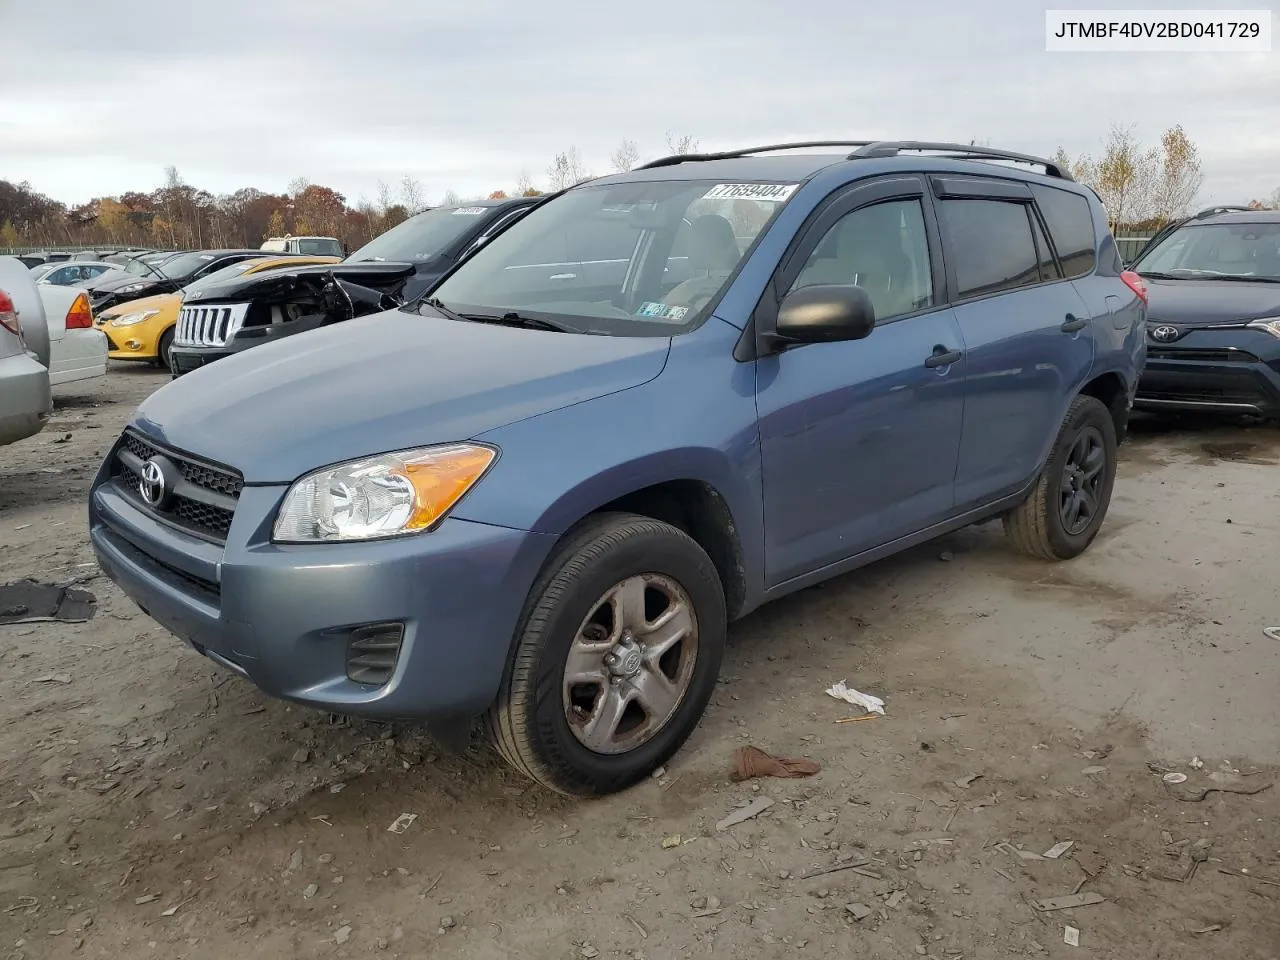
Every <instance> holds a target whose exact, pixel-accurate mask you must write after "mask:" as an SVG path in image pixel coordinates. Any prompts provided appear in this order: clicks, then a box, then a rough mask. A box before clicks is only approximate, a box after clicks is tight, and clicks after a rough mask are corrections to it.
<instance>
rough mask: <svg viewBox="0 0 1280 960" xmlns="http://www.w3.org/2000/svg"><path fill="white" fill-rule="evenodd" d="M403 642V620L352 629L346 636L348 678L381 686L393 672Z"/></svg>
mask: <svg viewBox="0 0 1280 960" xmlns="http://www.w3.org/2000/svg"><path fill="white" fill-rule="evenodd" d="M403 643H404V624H403V623H375V624H370V625H368V626H364V627H357V628H356V629H354V630H352V631H351V633H350V636H349V637H348V639H347V679H348V680H351V681H352V682H354V683H363V684H368V685H369V686H373V687H380V686H383V685H384V684H385V683H386V682H387V681H388V680H390V679H391V674H392V673H394V672H395V668H396V661H397V660H398V659H399V657H400V647H401V645H402V644H403Z"/></svg>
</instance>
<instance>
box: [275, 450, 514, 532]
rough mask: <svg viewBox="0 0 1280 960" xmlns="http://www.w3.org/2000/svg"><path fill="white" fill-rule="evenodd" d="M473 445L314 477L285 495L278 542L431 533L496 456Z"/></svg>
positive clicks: (407, 454)
mask: <svg viewBox="0 0 1280 960" xmlns="http://www.w3.org/2000/svg"><path fill="white" fill-rule="evenodd" d="M497 455H498V452H497V451H496V450H494V449H493V448H491V447H482V446H479V445H478V444H473V443H455V444H449V445H447V446H439V447H424V448H422V449H418V450H403V451H400V452H399V453H387V454H383V455H381V456H377V457H369V458H368V459H365V460H353V461H351V462H349V463H341V464H338V465H337V466H334V467H326V468H325V469H323V470H317V471H315V472H314V473H309V474H307V475H306V476H305V477H303V478H302V479H301V480H298V481H297V482H295V483H294V485H293V486H292V487H290V488H289V492H288V493H287V494H285V498H284V503H283V504H281V506H280V514H279V516H277V517H276V523H275V529H274V530H273V531H272V539H273V540H274V541H276V542H277V543H317V542H324V541H343V540H374V539H379V538H383V537H398V536H402V535H404V534H409V533H419V532H421V531H423V530H427V529H430V527H431V526H432V525H433V524H435V523H436V522H437V521H438V520H440V519H442V518H443V517H444V516H445V514H447V513H448V512H449V511H450V510H451V509H453V506H454V504H456V503H457V502H458V501H459V500H460V499H461V498H462V495H463V494H465V493H466V492H467V491H468V490H470V489H471V487H472V486H474V485H475V483H476V481H478V480H479V479H480V478H481V477H482V476H484V474H485V471H487V470H488V469H489V466H490V465H491V464H492V463H493V461H494V460H495V459H496V458H497Z"/></svg>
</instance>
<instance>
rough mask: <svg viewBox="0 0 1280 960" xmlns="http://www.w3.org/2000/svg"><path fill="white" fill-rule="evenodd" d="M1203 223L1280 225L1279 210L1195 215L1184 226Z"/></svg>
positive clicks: (1232, 211)
mask: <svg viewBox="0 0 1280 960" xmlns="http://www.w3.org/2000/svg"><path fill="white" fill-rule="evenodd" d="M1205 223H1280V210H1229V211H1223V212H1218V213H1211V214H1208V215H1207V216H1205V215H1197V216H1193V217H1191V218H1189V219H1188V220H1187V221H1186V222H1185V223H1184V226H1198V225H1200V224H1205Z"/></svg>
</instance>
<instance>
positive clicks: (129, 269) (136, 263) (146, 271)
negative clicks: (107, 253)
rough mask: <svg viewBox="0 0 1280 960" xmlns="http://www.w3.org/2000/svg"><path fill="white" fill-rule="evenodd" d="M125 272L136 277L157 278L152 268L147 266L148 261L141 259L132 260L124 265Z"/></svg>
mask: <svg viewBox="0 0 1280 960" xmlns="http://www.w3.org/2000/svg"><path fill="white" fill-rule="evenodd" d="M124 272H125V273H131V274H133V275H134V276H135V277H143V276H155V274H154V273H153V272H152V270H151V268H150V267H148V266H147V264H146V261H145V260H142V259H140V258H135V259H132V260H130V261H129V262H128V263H126V264H125V265H124Z"/></svg>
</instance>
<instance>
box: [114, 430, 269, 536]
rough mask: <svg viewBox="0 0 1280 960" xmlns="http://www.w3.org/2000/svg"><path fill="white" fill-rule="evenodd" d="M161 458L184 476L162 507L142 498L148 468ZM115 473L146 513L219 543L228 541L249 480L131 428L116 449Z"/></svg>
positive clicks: (122, 485) (121, 485)
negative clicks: (245, 485)
mask: <svg viewBox="0 0 1280 960" xmlns="http://www.w3.org/2000/svg"><path fill="white" fill-rule="evenodd" d="M156 457H159V458H162V459H163V460H167V461H168V462H169V463H171V464H172V465H173V467H174V468H176V473H177V475H178V477H179V479H178V481H177V482H176V483H175V485H174V489H173V490H171V491H168V499H167V500H166V501H163V502H162V505H161V506H160V507H158V508H157V507H154V506H152V505H151V504H149V503H148V502H147V501H146V500H145V499H144V498H143V496H142V468H143V465H144V464H145V463H146V462H147V461H148V460H151V459H153V458H156ZM111 473H112V477H113V479H114V482H115V484H116V486H117V487H118V488H119V489H120V490H121V491H122V492H123V493H124V494H126V495H127V496H128V497H129V499H130V500H131V501H132V502H133V503H135V504H137V505H138V506H139V507H141V508H142V509H143V510H145V511H146V512H147V513H149V514H151V515H152V516H154V517H158V518H159V519H161V520H164V521H166V522H168V523H171V524H173V525H174V526H176V527H179V528H181V529H183V530H186V531H187V532H189V533H194V534H195V535H196V536H199V537H202V538H204V539H206V540H212V541H214V542H217V543H223V542H225V541H226V539H227V531H228V530H230V529H231V518H232V517H233V516H234V515H235V508H236V501H237V500H239V498H240V491H241V490H242V489H244V478H243V477H241V476H240V474H239V473H238V472H236V471H235V470H233V469H231V468H230V467H223V466H219V465H217V464H212V463H208V462H206V461H203V460H197V459H196V458H194V457H192V456H190V455H189V454H185V453H181V452H179V451H177V450H171V449H169V448H168V447H161V446H159V445H157V444H155V443H154V442H152V441H150V440H147V439H144V438H143V437H142V436H141V435H140V434H138V433H135V432H134V431H133V430H126V431H125V432H124V435H123V436H122V437H121V438H120V442H119V443H118V444H117V445H116V450H115V454H114V456H113V458H112V470H111Z"/></svg>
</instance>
